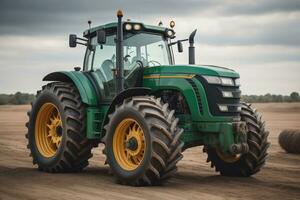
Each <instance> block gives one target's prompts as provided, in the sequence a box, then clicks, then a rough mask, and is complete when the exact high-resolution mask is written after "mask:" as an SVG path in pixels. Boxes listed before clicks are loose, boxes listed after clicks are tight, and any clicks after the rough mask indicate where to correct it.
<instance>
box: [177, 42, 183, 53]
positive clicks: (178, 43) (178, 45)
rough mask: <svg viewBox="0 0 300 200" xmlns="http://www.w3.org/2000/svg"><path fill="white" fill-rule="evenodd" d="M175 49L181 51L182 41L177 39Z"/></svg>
mask: <svg viewBox="0 0 300 200" xmlns="http://www.w3.org/2000/svg"><path fill="white" fill-rule="evenodd" d="M177 49H178V52H179V53H181V52H183V48H182V42H181V41H180V40H178V41H177Z"/></svg>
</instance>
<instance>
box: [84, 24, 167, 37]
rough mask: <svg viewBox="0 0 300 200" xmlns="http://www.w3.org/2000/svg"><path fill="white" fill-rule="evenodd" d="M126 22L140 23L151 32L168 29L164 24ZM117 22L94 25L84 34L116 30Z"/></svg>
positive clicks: (86, 35) (85, 35) (163, 31)
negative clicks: (101, 30) (102, 30)
mask: <svg viewBox="0 0 300 200" xmlns="http://www.w3.org/2000/svg"><path fill="white" fill-rule="evenodd" d="M126 23H130V24H140V25H142V27H143V30H145V31H149V32H157V33H165V32H166V30H167V29H169V28H167V27H162V26H153V25H147V24H144V23H140V22H132V21H124V22H123V24H126ZM117 25H118V23H117V22H111V23H108V24H104V25H100V26H96V27H93V28H91V29H87V30H85V31H84V32H83V36H84V37H88V36H89V35H95V34H96V31H97V30H99V29H105V30H114V31H116V30H115V29H117Z"/></svg>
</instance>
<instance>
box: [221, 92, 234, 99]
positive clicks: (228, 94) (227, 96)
mask: <svg viewBox="0 0 300 200" xmlns="http://www.w3.org/2000/svg"><path fill="white" fill-rule="evenodd" d="M222 95H223V97H225V98H232V97H233V94H232V92H227V91H222Z"/></svg>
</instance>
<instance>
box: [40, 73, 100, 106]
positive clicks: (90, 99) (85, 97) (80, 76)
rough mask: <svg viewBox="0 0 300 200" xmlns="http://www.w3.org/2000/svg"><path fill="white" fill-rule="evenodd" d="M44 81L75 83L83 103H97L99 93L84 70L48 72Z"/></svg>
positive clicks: (91, 104) (93, 104)
mask: <svg viewBox="0 0 300 200" xmlns="http://www.w3.org/2000/svg"><path fill="white" fill-rule="evenodd" d="M43 81H61V82H69V83H73V84H74V85H75V86H76V88H77V89H78V91H79V94H80V97H81V100H82V102H83V103H85V104H88V105H90V106H96V105H97V94H96V92H95V89H94V87H93V85H92V83H91V81H90V80H89V79H88V77H87V76H85V74H84V73H83V72H80V71H78V72H77V71H69V72H66V71H60V72H52V73H50V74H47V75H46V76H45V77H44V78H43Z"/></svg>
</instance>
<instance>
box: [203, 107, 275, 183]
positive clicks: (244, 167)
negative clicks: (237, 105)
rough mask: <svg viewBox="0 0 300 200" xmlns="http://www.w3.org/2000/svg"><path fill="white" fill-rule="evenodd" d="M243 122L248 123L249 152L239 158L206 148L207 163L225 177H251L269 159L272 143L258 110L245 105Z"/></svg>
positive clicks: (242, 115) (242, 116) (242, 112)
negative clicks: (268, 154) (268, 150)
mask: <svg viewBox="0 0 300 200" xmlns="http://www.w3.org/2000/svg"><path fill="white" fill-rule="evenodd" d="M241 120H242V121H244V122H246V123H247V126H248V133H247V143H248V146H249V152H248V153H246V154H243V155H239V156H229V155H224V154H222V153H220V152H219V151H218V150H217V149H215V148H212V147H207V146H205V147H204V151H205V152H206V153H207V155H208V156H207V162H211V167H215V169H216V171H219V172H220V173H221V175H224V176H245V177H247V176H251V175H253V174H255V173H257V172H258V171H260V169H261V168H262V166H263V165H264V164H265V161H266V157H267V149H268V147H269V146H270V143H269V142H268V141H267V138H268V135H269V132H268V131H266V130H265V122H264V121H262V119H261V115H259V114H258V112H257V111H256V109H253V108H251V105H250V104H246V103H243V105H242V111H241Z"/></svg>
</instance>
